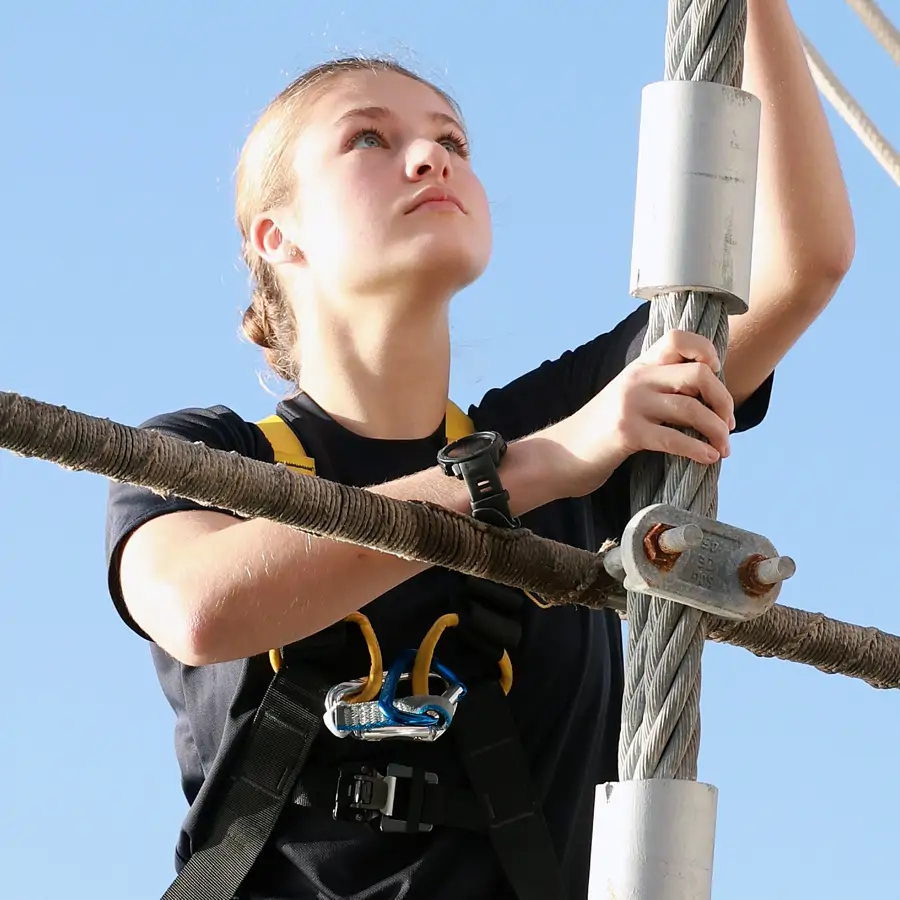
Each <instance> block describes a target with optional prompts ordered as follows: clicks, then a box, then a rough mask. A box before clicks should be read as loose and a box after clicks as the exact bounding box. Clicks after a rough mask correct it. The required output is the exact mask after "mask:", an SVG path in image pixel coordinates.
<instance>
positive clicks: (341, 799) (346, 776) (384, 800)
mask: <svg viewBox="0 0 900 900" xmlns="http://www.w3.org/2000/svg"><path fill="white" fill-rule="evenodd" d="M413 774H414V772H413V769H412V768H410V767H409V766H401V765H397V764H396V763H391V764H390V765H388V767H387V769H386V770H385V774H384V775H381V774H380V773H379V772H378V771H376V770H375V769H374V768H373V767H372V766H367V765H365V764H362V763H348V764H347V765H344V766H341V768H340V769H339V770H338V780H337V788H336V790H335V797H334V810H333V816H334V818H335V819H339V820H341V821H345V822H372V821H373V820H374V819H376V818H378V817H379V816H380V817H381V822H380V823H379V824H380V827H381V830H382V831H383V832H388V833H390V832H393V833H397V832H408V831H410V830H412V831H417V832H426V831H431V830H432V828H434V825H432V824H431V823H430V822H422V821H421V814H422V804H423V799H422V797H421V796H419V797H418V799H417V805H418V808H417V809H412V808H410V809H409V810H407V811H406V813H405V815H406V816H407V818H404V819H400V818H396V817H395V816H394V814H393V813H394V805H395V802H396V798H397V781H398V779H410V780H411V779H412V778H413ZM423 774H424V781H425V784H437V783H438V777H437V775H436V774H435V773H434V772H425V773H423ZM411 819H413V820H415V822H416V825H415V827H413V828H412V829H411V828H410V827H409V826H410V820H411Z"/></svg>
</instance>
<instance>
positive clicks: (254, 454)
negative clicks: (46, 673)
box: [105, 406, 274, 634]
mask: <svg viewBox="0 0 900 900" xmlns="http://www.w3.org/2000/svg"><path fill="white" fill-rule="evenodd" d="M138 427H139V428H142V429H152V430H154V431H158V432H160V433H161V434H164V435H167V436H168V437H172V438H176V439H178V440H183V441H190V442H198V443H203V444H206V445H207V446H208V447H211V448H213V449H214V450H227V451H233V452H236V453H240V454H241V455H242V456H247V457H249V458H251V459H257V460H259V461H261V462H272V461H273V459H274V454H273V451H272V447H271V445H270V444H269V443H268V441H267V440H266V438H265V435H264V434H263V432H262V430H261V429H260V428H259V427H258V426H257V425H256V424H254V423H253V422H249V421H247V420H246V419H244V418H242V417H241V416H239V415H238V414H237V413H236V412H234V410H232V409H229V408H228V407H227V406H210V407H190V408H187V409H180V410H177V411H175V412H168V413H162V414H160V415H156V416H153V417H152V418H150V419H147V420H146V421H145V422H142V423H141V424H140V425H139V426H138ZM209 509H210V508H209V507H205V506H201V505H199V504H197V503H194V502H193V501H191V500H186V499H184V498H183V497H178V496H175V495H171V494H157V493H156V492H154V491H151V490H149V489H147V488H142V487H137V486H135V485H133V484H127V483H125V482H118V481H110V482H109V490H108V496H107V504H106V542H105V543H106V562H107V576H108V585H109V592H110V595H111V597H112V600H113V602H114V604H115V606H116V608H117V610H118V611H119V613H120V615H121V616H122V618H123V619H124V620H125V621H126V623H127V624H128V625H129V626H130V627H131V628H133V629H134V630H136V631H138V633H139V634H142V632H141V631H140V629H138V628H137V626H136V625H135V623H134V622H133V621H132V619H131V617H130V616H129V615H128V613H127V610H126V609H125V604H124V601H123V599H122V595H121V588H120V585H119V563H120V561H121V554H122V550H123V548H124V546H125V543H126V541H127V540H128V538H129V537H130V536H131V535H132V534H134V532H135V531H136V530H137V529H138V528H140V527H141V526H142V525H144V524H145V523H147V522H149V521H150V520H151V519H155V518H157V517H159V516H162V515H166V514H168V513H173V512H181V511H185V510H209ZM212 511H213V512H224V513H226V514H228V515H232V513H230V512H228V511H227V510H212Z"/></svg>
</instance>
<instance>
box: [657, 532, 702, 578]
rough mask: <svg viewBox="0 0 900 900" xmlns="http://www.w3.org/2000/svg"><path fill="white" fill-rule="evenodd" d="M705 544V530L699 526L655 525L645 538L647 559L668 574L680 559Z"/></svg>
mask: <svg viewBox="0 0 900 900" xmlns="http://www.w3.org/2000/svg"><path fill="white" fill-rule="evenodd" d="M702 543H703V529H702V528H700V526H699V525H693V524H688V525H677V526H673V525H665V524H663V523H662V522H659V523H657V524H656V525H653V526H652V527H651V528H650V530H649V531H648V532H647V534H646V536H645V537H644V552H645V553H646V554H647V559H649V560H650V562H652V563H653V565H655V566H656V567H657V568H659V569H662V571H663V572H668V571H669V570H670V569H671V568H672V567H673V566H674V565H675V563H676V562H677V560H678V557H679V556H681V554H682V553H683V552H684V551H685V550H688V549H690V548H691V547H699V546H700V544H702Z"/></svg>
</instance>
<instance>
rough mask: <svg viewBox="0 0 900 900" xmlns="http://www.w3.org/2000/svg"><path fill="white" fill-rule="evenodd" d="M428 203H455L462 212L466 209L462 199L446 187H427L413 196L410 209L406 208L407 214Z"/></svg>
mask: <svg viewBox="0 0 900 900" xmlns="http://www.w3.org/2000/svg"><path fill="white" fill-rule="evenodd" d="M426 203H435V204H448V205H449V204H453V205H454V206H456V208H457V209H458V210H459V211H460V212H462V213H464V212H465V211H466V210H465V208H464V207H463V205H462V202H461V201H460V199H459V198H458V197H457V196H456V194H454V193H453V192H452V191H448V190H447V189H446V188H438V187H427V188H425V189H424V190H422V191H420V192H419V193H418V194H416V196H415V197H414V198H413V202H412V203H411V204H410V207H409V209H407V210H406V212H407V214H408V213H411V212H415V211H416V210H417V209H419V207H421V206H423V205H424V204H426Z"/></svg>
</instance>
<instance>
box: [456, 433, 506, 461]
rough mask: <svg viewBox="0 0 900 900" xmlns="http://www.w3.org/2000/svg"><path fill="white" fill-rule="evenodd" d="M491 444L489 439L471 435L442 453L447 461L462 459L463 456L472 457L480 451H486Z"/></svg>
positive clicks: (491, 441) (492, 441) (491, 439)
mask: <svg viewBox="0 0 900 900" xmlns="http://www.w3.org/2000/svg"><path fill="white" fill-rule="evenodd" d="M493 443H494V440H493V438H491V437H487V436H485V435H480V434H473V435H469V436H468V437H464V438H462V439H460V440H458V441H456V443H454V444H452V445H451V446H450V447H448V448H447V449H446V450H445V451H444V455H445V456H446V457H447V458H448V459H462V458H463V457H465V456H472V455H473V454H475V453H478V452H479V451H480V450H487V449H488V448H489V447H490V446H491V445H492V444H493Z"/></svg>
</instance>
